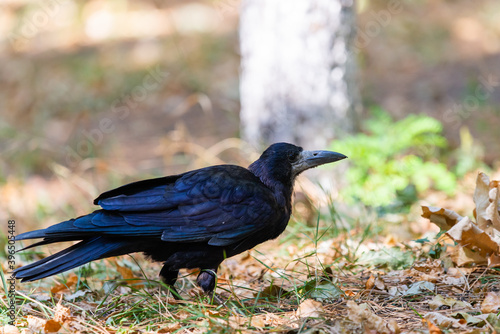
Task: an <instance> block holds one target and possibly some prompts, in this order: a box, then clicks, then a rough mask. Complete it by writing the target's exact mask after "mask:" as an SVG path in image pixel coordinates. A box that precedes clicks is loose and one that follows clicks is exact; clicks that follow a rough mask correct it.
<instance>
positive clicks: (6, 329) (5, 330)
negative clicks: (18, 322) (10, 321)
mask: <svg viewBox="0 0 500 334" xmlns="http://www.w3.org/2000/svg"><path fill="white" fill-rule="evenodd" d="M20 333H21V332H19V329H17V327H16V326H12V325H4V326H2V327H0V334H20Z"/></svg>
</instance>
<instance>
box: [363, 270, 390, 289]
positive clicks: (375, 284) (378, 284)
mask: <svg viewBox="0 0 500 334" xmlns="http://www.w3.org/2000/svg"><path fill="white" fill-rule="evenodd" d="M365 286H366V289H367V290H371V289H373V288H377V289H379V290H382V291H384V290H385V283H384V281H383V280H382V279H381V278H380V277H379V276H378V275H377V276H374V275H373V274H372V275H370V277H369V278H368V280H367V281H366V284H365Z"/></svg>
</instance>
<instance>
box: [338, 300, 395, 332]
mask: <svg viewBox="0 0 500 334" xmlns="http://www.w3.org/2000/svg"><path fill="white" fill-rule="evenodd" d="M347 307H348V308H349V311H348V314H347V316H348V318H349V319H350V320H352V321H354V322H356V323H359V324H363V325H364V326H366V327H367V328H368V329H370V330H375V331H376V333H382V334H385V333H387V334H392V333H395V334H397V333H399V332H400V329H399V326H398V324H397V322H396V321H385V320H384V319H382V318H381V317H379V316H378V315H376V314H375V313H373V312H372V310H370V307H369V306H368V304H361V305H358V304H356V303H355V302H354V301H352V300H349V301H348V302H347Z"/></svg>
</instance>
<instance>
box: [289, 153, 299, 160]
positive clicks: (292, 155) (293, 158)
mask: <svg viewBox="0 0 500 334" xmlns="http://www.w3.org/2000/svg"><path fill="white" fill-rule="evenodd" d="M298 158H299V153H298V152H290V153H288V161H290V162H295V161H297V159H298Z"/></svg>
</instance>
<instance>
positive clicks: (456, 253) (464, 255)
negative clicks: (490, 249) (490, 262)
mask: <svg viewBox="0 0 500 334" xmlns="http://www.w3.org/2000/svg"><path fill="white" fill-rule="evenodd" d="M451 260H452V261H453V263H456V265H457V266H459V267H460V266H465V265H469V264H484V263H486V262H487V260H486V259H485V258H484V256H481V254H479V253H477V252H473V251H472V250H470V249H468V248H465V247H458V248H455V250H453V252H452V253H451Z"/></svg>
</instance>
